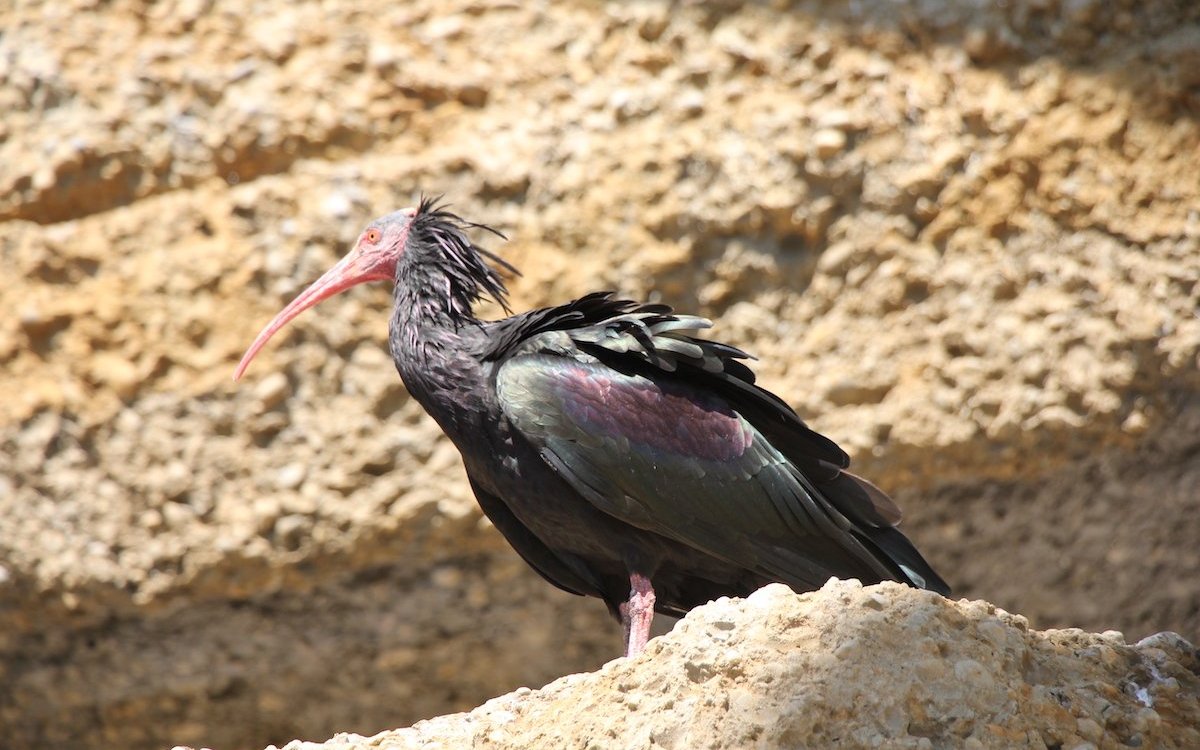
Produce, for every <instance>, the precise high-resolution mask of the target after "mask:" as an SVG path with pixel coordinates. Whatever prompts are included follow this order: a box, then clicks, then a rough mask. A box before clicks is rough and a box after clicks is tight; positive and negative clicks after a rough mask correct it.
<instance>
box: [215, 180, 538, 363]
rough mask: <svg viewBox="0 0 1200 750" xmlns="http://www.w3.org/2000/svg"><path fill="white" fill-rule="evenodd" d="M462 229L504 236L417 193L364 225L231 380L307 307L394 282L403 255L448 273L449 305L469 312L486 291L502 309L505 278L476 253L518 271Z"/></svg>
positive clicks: (262, 334) (263, 334)
mask: <svg viewBox="0 0 1200 750" xmlns="http://www.w3.org/2000/svg"><path fill="white" fill-rule="evenodd" d="M467 228H479V229H485V230H488V231H491V232H493V233H494V234H496V235H498V236H501V237H503V235H501V234H500V233H499V232H496V231H495V230H494V229H491V228H490V227H486V226H483V225H481V224H474V223H471V222H467V221H463V220H462V219H460V218H459V217H458V216H456V215H454V214H452V213H450V212H448V211H446V210H444V209H442V208H440V207H439V206H438V205H437V203H436V201H434V200H433V199H429V198H422V199H421V202H420V204H419V205H418V206H417V207H416V208H404V209H401V210H399V211H394V212H392V213H390V214H387V215H386V216H381V217H379V218H378V219H375V220H374V221H372V222H371V223H369V224H367V226H366V228H365V229H363V231H362V233H361V234H359V235H358V240H357V241H356V242H355V243H354V247H353V248H351V250H350V252H349V253H347V254H346V256H345V257H344V258H342V259H341V260H340V261H338V263H337V265H335V266H334V267H333V268H330V269H329V270H328V271H326V272H325V273H324V274H323V275H322V276H321V278H319V279H317V280H316V281H314V282H313V283H312V285H311V286H309V287H308V288H307V289H305V290H304V291H303V292H301V293H300V294H299V296H297V297H296V298H295V299H294V300H292V301H291V302H290V303H289V304H288V306H287V307H285V308H283V310H281V311H280V312H279V314H278V315H276V316H275V317H274V318H273V319H272V320H271V322H270V323H268V324H267V325H266V326H265V327H264V328H263V329H262V331H260V332H259V334H258V336H257V337H256V338H255V339H254V343H252V344H251V345H250V348H249V349H247V350H246V353H245V354H244V355H242V361H241V362H239V363H238V366H237V369H236V370H235V371H234V373H233V379H234V380H237V379H239V378H240V377H241V376H242V374H243V373H244V372H245V371H246V368H247V367H249V366H250V361H251V360H253V359H254V357H255V355H257V354H258V352H259V350H261V349H262V348H263V346H265V345H266V343H267V341H268V340H270V338H271V337H272V336H274V335H275V333H276V332H277V331H278V330H279V329H281V328H283V327H284V326H285V325H287V324H288V323H289V322H291V320H292V319H293V318H295V317H296V316H297V315H299V314H300V313H302V312H304V311H305V310H307V309H308V308H310V307H314V306H316V305H317V304H318V303H320V302H321V301H322V300H324V299H328V298H329V297H332V296H334V295H335V294H338V293H340V292H344V291H346V290H347V289H349V288H350V287H353V286H357V285H359V284H362V283H364V282H367V281H397V275H396V268H397V266H398V265H399V264H400V262H401V258H404V257H411V258H412V259H413V260H414V261H416V262H421V263H427V264H429V263H432V264H436V265H438V266H439V267H442V268H443V269H444V270H445V272H446V273H447V275H449V276H451V277H453V278H452V284H451V290H452V294H456V295H457V298H455V299H452V300H451V303H452V305H453V306H455V307H458V308H461V307H463V306H464V305H465V306H466V308H467V311H468V312H469V310H470V305H471V303H472V302H474V301H476V300H478V299H479V298H480V297H481V296H484V295H486V296H490V297H492V298H493V299H495V300H496V301H497V302H499V303H500V304H501V305H502V306H505V308H506V309H507V306H506V305H505V295H506V290H505V288H504V282H503V281H502V280H501V279H500V276H499V274H497V272H496V271H495V269H493V268H492V267H491V266H489V265H488V264H487V263H486V262H484V260H483V259H482V258H481V257H480V256H483V257H486V258H488V259H490V260H492V261H494V262H496V263H498V264H500V265H501V266H503V267H504V268H505V269H506V270H508V271H510V272H512V273H516V272H517V271H516V269H515V268H513V267H512V266H510V265H509V264H508V263H506V262H504V261H503V260H501V259H500V258H497V257H496V256H494V255H492V254H491V253H489V252H487V251H486V250H484V249H483V248H480V247H477V246H475V245H474V244H472V243H471V242H470V240H468V239H467V238H466V235H465V234H464V231H463V230H465V229H467ZM453 282H457V283H453Z"/></svg>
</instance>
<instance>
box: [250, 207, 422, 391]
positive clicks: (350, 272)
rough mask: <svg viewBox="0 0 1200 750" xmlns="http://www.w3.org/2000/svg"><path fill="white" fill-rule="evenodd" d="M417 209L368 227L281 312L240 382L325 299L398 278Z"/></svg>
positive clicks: (261, 339)
mask: <svg viewBox="0 0 1200 750" xmlns="http://www.w3.org/2000/svg"><path fill="white" fill-rule="evenodd" d="M416 213H417V209H415V208H405V209H401V210H399V211H396V212H394V213H390V214H388V215H387V216H383V217H380V218H378V219H376V220H375V221H372V222H371V223H370V224H368V225H367V228H366V229H364V230H363V232H362V234H360V235H359V236H358V241H357V242H355V243H354V248H353V249H352V250H350V252H349V253H347V254H346V257H344V258H342V259H341V260H340V261H338V263H337V265H335V266H334V267H333V268H331V269H329V270H328V271H326V272H325V273H324V275H322V276H321V278H319V279H317V280H316V281H314V282H313V283H312V285H311V286H309V287H308V288H307V289H305V290H304V291H303V292H301V293H300V294H299V296H297V297H296V299H294V300H292V301H291V302H290V303H289V304H288V306H287V307H285V308H283V309H282V310H280V312H279V314H278V315H276V316H275V317H274V318H273V319H272V320H271V322H270V323H267V325H266V327H265V328H263V329H262V331H261V332H259V334H258V336H257V337H256V338H255V339H254V343H253V344H251V345H250V348H249V349H247V350H246V353H245V354H244V355H242V361H241V362H239V363H238V366H237V369H236V370H234V372H233V379H234V380H237V379H239V378H241V377H242V374H243V373H245V372H246V368H247V367H249V366H250V361H251V360H253V359H254V356H255V355H256V354H258V352H259V350H260V349H262V348H263V346H265V345H266V343H267V341H269V340H270V338H271V337H272V336H274V335H275V333H276V332H277V331H278V330H279V329H280V328H283V327H284V326H285V325H287V324H288V323H290V322H291V320H292V319H293V318H295V317H296V316H297V315H299V314H300V313H302V312H304V311H305V310H307V309H308V308H310V307H315V306H316V305H317V304H318V303H320V302H321V301H322V300H324V299H328V298H329V297H332V296H334V295H335V294H338V293H339V292H344V291H346V290H347V289H349V288H350V287H352V286H357V285H359V284H362V283H364V282H367V281H392V280H394V279H395V278H396V263H397V262H398V261H399V260H400V256H401V254H403V253H404V249H405V246H406V245H407V243H408V233H409V229H410V228H411V227H412V220H413V217H414V216H416Z"/></svg>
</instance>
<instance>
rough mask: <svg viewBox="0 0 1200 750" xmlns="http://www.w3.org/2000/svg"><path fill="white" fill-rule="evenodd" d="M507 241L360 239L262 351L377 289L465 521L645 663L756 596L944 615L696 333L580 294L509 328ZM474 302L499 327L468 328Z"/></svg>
mask: <svg viewBox="0 0 1200 750" xmlns="http://www.w3.org/2000/svg"><path fill="white" fill-rule="evenodd" d="M476 233H490V234H492V235H495V236H497V237H499V238H501V239H505V237H504V235H503V234H501V233H500V232H498V231H497V230H495V229H493V228H491V227H488V226H486V225H484V224H478V223H475V222H471V221H468V220H466V219H464V218H462V217H461V216H460V215H458V214H456V213H454V212H452V211H451V210H450V207H449V206H447V205H446V204H445V203H444V202H442V201H441V199H438V198H430V197H427V196H422V197H421V198H420V200H419V202H418V204H417V205H416V206H415V207H410V208H406V209H402V210H399V211H395V212H393V213H390V214H387V215H385V216H382V217H380V218H378V219H375V220H374V221H371V222H370V223H369V224H367V226H366V227H365V228H364V229H363V230H362V232H361V234H360V235H359V236H358V239H357V241H356V242H355V243H354V245H353V247H352V248H351V249H350V251H349V252H348V253H347V254H346V255H345V256H344V257H343V258H342V259H341V260H340V261H339V262H337V264H336V265H334V266H333V267H332V268H330V269H329V270H328V271H327V272H326V273H325V274H323V275H322V276H321V277H320V278H318V279H317V280H316V281H315V282H313V283H312V285H311V286H309V287H308V288H307V289H305V290H304V291H303V292H301V293H300V294H299V295H298V296H297V297H296V298H295V299H294V300H293V301H292V302H291V303H290V304H288V305H287V306H286V307H284V308H283V310H281V311H280V312H279V314H278V315H276V316H275V318H274V319H272V320H271V321H270V322H269V323H268V324H267V325H266V326H265V327H264V328H263V329H262V331H261V332H260V333H259V334H258V336H257V337H256V338H255V339H254V341H253V343H252V344H251V345H250V347H249V348H248V349H247V350H246V352H245V355H244V356H243V357H242V359H241V361H240V362H239V363H238V365H237V369H236V370H235V373H234V379H235V380H237V379H239V378H241V377H242V376H243V374H244V373H245V371H246V368H247V367H248V366H249V364H250V362H251V360H253V359H254V357H255V355H257V354H258V352H259V351H260V350H261V349H262V348H263V346H264V345H265V344H266V343H267V341H268V340H269V339H270V338H271V337H272V336H273V335H274V334H275V333H276V332H278V331H279V330H280V329H281V328H283V327H284V326H285V325H286V324H287V323H288V322H290V321H291V320H292V319H294V318H295V317H296V316H297V315H299V314H300V313H301V312H303V311H305V310H307V309H309V308H311V307H314V306H315V305H317V304H318V303H320V302H322V301H323V300H326V299H328V298H330V297H332V296H334V295H337V294H339V293H340V292H343V291H345V290H347V289H349V288H351V287H353V286H356V285H358V284H362V283H365V282H370V281H390V282H392V283H393V303H394V304H393V306H392V312H391V320H390V324H389V329H388V334H389V335H388V344H389V349H390V351H391V354H392V358H393V359H394V361H395V365H396V369H397V371H398V372H399V375H400V377H401V379H402V380H403V382H404V385H405V387H406V388H407V390H408V392H409V394H410V396H411V397H412V398H414V399H415V400H416V401H417V402H418V403H419V404H420V405H421V406H422V407H423V408H424V409H425V411H426V412H427V413H428V414H429V415H430V416H431V417H433V419H434V420H435V421H436V422H437V424H438V425H439V426H440V427H441V429H442V430H443V432H445V434H446V435H447V436H448V437H449V439H450V440H451V441H452V442H453V443H454V445H455V447H456V448H457V449H458V451H459V453H460V454H461V456H462V461H463V465H464V467H465V469H466V475H467V479H468V481H469V483H470V486H471V489H472V490H473V491H474V494H475V497H476V498H477V500H478V502H479V505H480V508H481V509H482V511H483V513H484V514H485V515H486V516H487V517H488V518H489V519H490V520H491V522H492V524H493V525H494V526H495V528H496V529H497V530H498V531H499V532H500V533H501V534H502V535H503V536H504V537H505V539H506V540H507V541H508V542H509V544H511V545H512V547H513V548H514V549H515V550H516V552H517V553H518V554H519V555H520V556H521V557H522V558H523V559H524V560H525V562H526V563H528V564H529V566H530V567H532V568H533V569H534V570H535V571H536V572H537V573H538V574H539V575H541V577H542V578H544V579H546V581H548V582H549V583H551V584H553V585H554V586H556V587H558V588H560V589H563V590H565V591H568V592H570V593H572V594H579V595H583V596H591V597H597V598H599V599H601V600H603V602H604V603H605V605H606V606H607V607H608V610H609V612H610V613H611V614H612V616H613V617H614V618H615V619H617V620H618V621H619V622H620V623H621V625H622V628H623V633H624V645H625V656H626V657H632V656H636V655H637V654H639V653H641V652H642V651H643V650H644V649H645V647H646V645H647V641H648V640H649V637H650V627H651V623H652V620H653V617H654V614H655V612H658V613H661V614H665V615H670V616H675V617H681V616H683V615H684V614H686V613H687V612H688V611H689V610H691V609H692V608H694V607H696V606H699V605H701V604H704V603H706V602H709V601H711V600H714V599H717V598H719V597H722V596H730V597H744V596H748V595H749V594H751V593H753V592H754V591H755V590H757V589H758V588H760V587H762V586H765V585H767V584H770V583H775V582H778V583H783V584H786V585H788V586H790V587H791V588H792V589H794V590H795V591H797V592H805V591H812V590H815V589H817V588H820V587H821V586H822V585H824V584H825V583H826V582H827V581H828V580H829V579H830V578H831V577H835V576H836V577H838V578H843V579H848V578H857V579H859V580H861V581H862V582H863V583H878V582H881V581H885V580H894V581H900V582H902V583H906V584H909V585H910V586H913V587H916V588H920V589H927V590H931V591H934V592H937V593H939V594H941V595H943V596H949V594H950V588H949V586H947V585H946V583H945V581H943V580H942V578H941V577H939V576H938V574H937V573H935V572H934V570H933V568H932V567H930V565H929V564H928V563H927V562H926V561H925V559H924V558H923V557H922V556H921V554H920V552H918V551H917V549H916V547H914V546H913V544H912V543H911V542H910V541H909V540H908V538H907V537H905V536H904V535H903V534H902V533H901V532H900V531H899V530H898V529H897V528H896V525H897V524H898V523H899V522H900V519H901V513H900V509H899V507H898V506H897V505H896V504H895V503H894V502H893V501H892V500H891V498H889V497H888V495H887V494H885V493H884V492H883V491H882V490H881V489H879V488H878V487H876V486H875V485H874V484H872V483H871V482H870V481H868V480H866V479H864V478H862V477H859V476H857V475H855V474H852V473H850V472H849V471H848V469H847V467H848V465H849V457H848V456H847V454H846V453H845V452H844V451H843V450H842V449H841V448H840V447H838V445H837V444H836V443H835V442H833V441H832V440H830V439H829V438H827V437H825V436H824V435H821V434H820V433H818V432H816V431H814V430H812V429H810V428H809V427H808V425H807V424H805V422H804V421H803V420H802V419H801V418H800V417H799V416H798V415H797V413H796V412H795V411H794V410H793V409H792V408H791V407H790V406H788V404H787V403H786V402H784V401H783V400H782V399H781V398H780V397H778V396H776V395H775V394H774V393H771V392H770V391H768V390H766V389H764V388H762V387H760V386H759V385H757V384H756V383H755V376H754V373H753V371H752V370H751V369H750V367H749V366H748V365H747V364H746V362H747V361H748V360H750V359H751V357H750V355H748V354H747V353H746V352H744V351H742V350H740V349H738V348H736V347H734V346H731V345H728V344H725V343H721V342H719V341H715V340H711V339H708V338H704V337H703V336H702V332H703V331H704V330H706V329H708V328H710V327H711V326H712V323H711V321H709V320H707V319H705V318H701V317H698V316H694V315H685V314H678V313H676V312H674V311H673V309H672V308H671V307H669V306H667V305H665V304H657V303H645V302H638V301H634V300H629V299H623V298H621V297H620V296H618V295H617V294H616V293H614V292H610V291H606V292H594V293H591V294H587V295H585V296H583V297H580V298H578V299H575V300H573V301H570V302H567V303H565V304H561V305H557V306H552V307H543V308H539V309H534V310H530V311H528V312H524V313H520V314H513V313H512V309H511V308H510V306H509V303H508V290H507V287H506V284H505V281H504V276H503V275H502V272H503V273H504V274H508V275H513V276H515V275H518V271H517V269H516V268H514V267H513V266H512V265H511V264H509V263H508V262H507V261H505V260H503V259H502V258H500V257H499V256H497V255H495V254H494V253H492V252H490V251H488V250H486V249H484V248H483V247H481V246H479V245H477V244H475V242H473V241H472V239H471V235H472V234H476ZM487 299H490V300H491V301H493V302H495V303H497V304H498V305H499V306H500V308H502V309H503V311H504V313H505V314H506V315H507V317H503V318H501V319H499V320H483V319H480V318H479V317H477V316H476V313H475V307H476V305H477V304H478V303H480V302H482V301H484V300H487Z"/></svg>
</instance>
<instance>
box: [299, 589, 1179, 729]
mask: <svg viewBox="0 0 1200 750" xmlns="http://www.w3.org/2000/svg"><path fill="white" fill-rule="evenodd" d="M1198 744H1200V652H1197V650H1196V649H1195V647H1194V646H1192V645H1191V644H1190V643H1188V642H1187V641H1185V640H1183V639H1182V638H1180V637H1179V636H1178V635H1176V634H1174V633H1161V634H1159V635H1157V636H1154V637H1152V638H1147V639H1144V640H1143V641H1141V642H1139V643H1137V644H1127V643H1126V642H1125V639H1124V637H1123V636H1122V635H1121V634H1120V633H1118V632H1115V631H1110V632H1105V633H1101V634H1095V633H1085V632H1083V631H1081V630H1048V631H1037V630H1031V629H1030V628H1029V625H1028V622H1027V620H1026V619H1025V618H1024V617H1021V616H1019V615H1011V614H1009V613H1007V612H1005V611H1003V610H1000V609H997V608H996V607H994V606H992V605H990V604H988V603H987V602H983V601H967V600H960V601H958V602H951V601H948V600H945V599H942V598H941V597H938V596H937V595H934V594H930V593H928V592H922V591H916V590H913V589H910V588H906V587H904V586H901V585H899V584H891V583H887V584H881V585H877V586H870V587H867V588H863V587H862V586H861V585H860V584H859V583H858V582H857V581H846V582H843V581H837V580H833V581H831V582H830V583H828V584H826V586H825V587H824V588H822V589H821V590H820V591H817V592H814V593H812V594H806V595H799V596H798V595H796V594H794V593H792V592H791V591H790V590H789V589H787V588H786V587H784V586H781V585H778V584H776V585H772V586H768V587H767V588H764V589H762V590H760V591H758V592H756V593H755V594H753V595H752V596H750V597H749V598H748V599H746V600H725V599H722V600H720V601H717V602H714V603H712V604H709V605H706V606H703V607H700V608H698V609H695V610H693V611H692V612H691V613H690V614H689V615H688V616H687V617H685V618H684V619H683V620H681V621H680V622H679V624H678V626H676V628H675V630H674V631H672V632H671V633H670V634H668V635H665V636H662V637H660V638H657V639H655V640H652V641H651V643H650V646H649V648H648V649H647V651H646V652H645V653H644V654H643V655H641V656H640V657H638V658H636V659H632V660H625V659H618V660H616V661H612V662H609V663H608V664H606V665H605V666H604V667H602V668H601V669H599V670H598V671H596V672H592V673H589V674H576V675H571V676H569V677H564V678H562V679H559V680H556V681H554V682H552V683H551V684H549V685H547V686H546V687H544V688H542V689H540V690H533V691H531V690H529V689H527V688H523V689H521V690H518V691H516V692H514V693H510V694H508V695H505V696H501V697H499V698H494V699H492V700H490V701H488V702H487V703H484V704H483V705H482V706H480V707H478V708H476V709H474V710H473V711H471V712H469V713H463V714H452V715H449V716H440V717H437V718H434V719H430V720H428V721H422V722H419V723H417V724H416V725H414V726H413V727H411V728H408V729H398V730H393V731H386V732H382V733H380V734H377V735H375V736H373V737H361V736H357V735H348V734H342V735H338V736H336V737H334V738H333V739H332V740H330V741H328V742H325V743H316V742H300V741H297V742H292V743H289V744H288V745H286V746H285V747H284V749H283V750H366V749H367V748H381V749H382V748H390V749H392V750H401V749H402V748H412V749H413V750H416V749H417V748H421V749H422V750H430V749H431V748H462V747H475V748H496V750H501V749H502V748H513V749H514V750H516V749H517V748H530V747H588V748H596V749H597V750H600V749H602V748H633V747H663V748H697V747H703V748H712V749H713V750H718V749H721V748H731V749H732V748H748V747H755V748H764V749H765V748H792V747H842V748H872V747H894V748H914V749H916V748H930V747H963V748H1011V747H1063V748H1068V747H1069V748H1085V747H1091V748H1126V747H1156V748H1180V749H1182V748H1191V747H1196V746H1197V745H1198Z"/></svg>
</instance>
